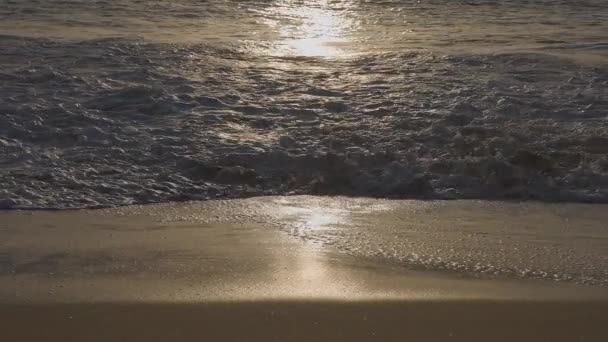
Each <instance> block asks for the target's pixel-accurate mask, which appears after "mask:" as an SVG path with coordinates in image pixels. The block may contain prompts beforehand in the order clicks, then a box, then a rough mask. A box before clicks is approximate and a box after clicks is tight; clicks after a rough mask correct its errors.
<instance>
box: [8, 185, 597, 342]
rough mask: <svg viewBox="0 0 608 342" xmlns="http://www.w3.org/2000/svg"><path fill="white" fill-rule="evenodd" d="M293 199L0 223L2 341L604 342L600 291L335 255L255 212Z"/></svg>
mask: <svg viewBox="0 0 608 342" xmlns="http://www.w3.org/2000/svg"><path fill="white" fill-rule="evenodd" d="M294 200H296V201H300V203H301V206H306V205H308V204H310V203H313V202H314V201H313V200H315V199H314V198H309V197H303V198H297V197H296V198H291V199H289V200H286V199H282V198H278V199H277V198H274V199H273V198H270V199H269V198H265V199H251V200H239V201H218V202H202V203H189V204H167V205H159V206H146V207H130V208H119V209H109V210H98V211H60V212H18V211H12V212H2V213H0V329H1V331H2V341H4V340H6V341H41V340H45V341H190V340H197V341H200V340H205V341H225V340H230V341H304V340H306V341H310V340H312V341H315V340H332V341H344V340H352V341H358V340H362V341H363V340H378V341H388V340H394V341H405V340H409V341H446V340H452V341H606V340H608V290H607V289H606V287H599V286H595V287H593V286H583V285H578V284H574V283H569V282H550V281H539V280H525V279H510V278H500V279H489V278H476V277H471V276H468V275H462V274H457V273H440V272H433V271H427V272H422V271H414V270H412V269H410V268H407V267H403V265H398V264H395V263H387V262H382V261H381V260H378V259H370V258H363V257H361V256H356V255H349V254H347V253H341V252H340V250H338V249H334V248H332V247H328V246H326V245H321V244H319V243H316V242H315V241H313V243H310V241H307V240H306V239H302V236H301V234H300V235H298V234H295V235H294V234H286V232H288V230H285V229H277V228H280V227H281V226H282V227H289V226H290V225H296V224H300V223H301V222H300V223H298V222H299V221H298V220H299V218H298V217H297V216H295V217H294V216H281V215H274V216H273V215H268V216H264V215H262V213H261V212H260V211H261V210H262V209H261V208H266V209H264V210H270V212H277V211H280V210H282V209H281V206H280V203H285V201H288V202H289V201H294ZM334 200H335V201H343V202H348V201H356V200H348V199H334ZM324 201H332V199H325V200H324ZM260 203H263V205H262V206H258V204H260ZM307 203H308V204H307ZM314 203H316V204H318V202H314ZM349 203H350V202H349ZM394 203H397V206H398V208H397V209H395V210H396V211H397V212H399V211H403V210H405V208H406V207H407V206H405V205H402V206H401V207H399V206H400V205H401V204H398V203H399V202H393V204H394ZM450 203H452V202H449V203H447V204H442V205H447V206H458V205H460V206H462V205H463V204H462V203H460V204H459V203H457V202H453V203H454V204H450ZM410 204H411V203H410ZM464 205H466V204H464ZM468 205H475V203H474V202H471V203H469V204H468ZM366 207H368V208H369V206H366ZM538 208H539V209H538V212H537V216H536V218H537V219H538V217H540V216H542V215H546V213H545V212H544V211H543V210H542V208H543V206H542V205H539V206H538ZM545 209H547V208H545ZM530 210H532V209H530ZM534 210H536V209H534ZM547 210H548V211H551V210H553V209H550V208H549V209H547ZM594 210H597V211H601V210H602V207H597V208H596V209H594ZM353 211H356V209H354V208H353ZM372 214H373V210H372V211H371V212H370V214H369V217H368V218H369V220H377V221H376V225H377V226H378V227H379V229H381V226H382V222H383V221H382V220H380V219H379V216H378V215H376V216H374V215H372ZM358 215H365V214H363V213H362V212H359V214H358ZM598 215H599V214H598ZM281 217H282V218H281ZM586 217H587V222H586V224H587V225H589V222H588V217H589V216H586ZM316 219H317V220H319V218H318V217H317V218H316ZM569 220H570V221H571V222H572V221H573V220H574V224H575V225H576V220H577V218H576V217H569ZM581 220H582V218H581ZM357 222H358V221H357V220H353V223H352V224H353V225H356V224H358V223H357ZM486 222H487V218H486ZM300 226H301V225H300ZM326 228H327V227H326ZM368 228H369V227H368ZM600 228H601V227H600ZM348 229H356V227H354V226H352V225H351V226H349V228H348ZM601 232H602V231H601V229H600V231H599V233H598V234H600V233H601ZM600 235H601V234H600ZM597 236H599V235H597ZM597 236H596V237H597ZM579 239H582V237H580V236H579ZM549 241H551V240H549ZM602 241H603V240H601V239H600V240H599V242H596V245H597V244H602V243H603V242H602ZM594 248H598V247H597V246H596V247H594ZM598 250H601V249H598ZM601 266H602V265H599V267H601Z"/></svg>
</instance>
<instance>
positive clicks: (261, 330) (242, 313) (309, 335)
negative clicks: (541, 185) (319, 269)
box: [0, 300, 608, 342]
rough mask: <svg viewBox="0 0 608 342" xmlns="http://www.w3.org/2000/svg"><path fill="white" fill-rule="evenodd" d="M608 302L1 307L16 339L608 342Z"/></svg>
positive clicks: (6, 333) (6, 329) (8, 332)
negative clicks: (607, 313)
mask: <svg viewBox="0 0 608 342" xmlns="http://www.w3.org/2000/svg"><path fill="white" fill-rule="evenodd" d="M607 310H608V305H607V304H606V302H601V303H597V302H587V303H582V302H581V303H573V302H567V303H559V302H557V303H531V302H489V301H487V302H470V301H450V302H417V301H414V302H409V301H406V302H401V301H392V302H390V301H389V302H382V301H373V302H338V301H326V302H323V301H314V300H313V301H301V302H294V301H276V302H256V301H251V302H219V303H218V302H215V303H197V304H97V305H78V304H75V305H67V304H65V305H51V306H41V305H20V306H2V310H0V319H1V320H2V323H1V324H2V327H3V329H2V330H3V333H2V334H3V337H4V338H6V340H7V341H202V340H204V341H535V342H536V341H598V342H600V341H606V339H607V338H608V331H607V329H606V323H608V318H606V312H607Z"/></svg>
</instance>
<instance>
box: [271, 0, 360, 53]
mask: <svg viewBox="0 0 608 342" xmlns="http://www.w3.org/2000/svg"><path fill="white" fill-rule="evenodd" d="M333 3H335V2H332V4H333ZM340 6H341V7H340V9H336V8H332V7H331V4H330V2H329V1H307V2H302V1H282V2H281V3H280V4H279V5H278V6H276V7H273V8H271V9H269V10H268V17H269V18H272V19H268V20H267V22H266V23H267V24H268V25H269V26H270V27H271V28H273V29H274V30H276V31H277V33H278V34H279V40H278V42H277V43H276V44H275V45H274V46H273V49H272V51H271V53H272V54H273V55H279V56H307V57H335V56H339V55H341V54H343V53H345V51H344V50H343V49H341V47H340V46H341V45H343V44H345V43H347V42H348V37H347V36H348V33H349V31H350V30H351V29H352V28H353V27H354V24H355V23H354V22H353V20H352V19H350V18H348V17H346V16H345V15H343V13H345V8H347V7H348V6H349V5H348V2H344V3H340Z"/></svg>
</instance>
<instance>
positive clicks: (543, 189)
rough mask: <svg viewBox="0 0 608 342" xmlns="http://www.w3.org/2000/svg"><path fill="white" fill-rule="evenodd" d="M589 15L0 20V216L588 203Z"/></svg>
mask: <svg viewBox="0 0 608 342" xmlns="http://www.w3.org/2000/svg"><path fill="white" fill-rule="evenodd" d="M607 32H608V4H607V3H606V2H605V1H603V0H586V1H564V0H546V1H515V0H505V1H478V0H471V1H448V0H430V1H380V0H377V1H240V2H239V1H219V0H215V1H193V0H177V1H132V0H130V1H129V0H107V1H89V0H81V1H59V0H45V1H32V0H10V1H4V2H3V3H2V5H1V6H0V184H1V185H2V186H1V187H0V208H16V207H22V208H80V207H98V206H114V205H125V204H131V203H149V202H164V201H171V200H186V199H208V198H217V197H234V196H249V195H262V194H276V193H323V194H327V193H329V194H348V195H365V196H388V197H400V198H411V197H416V198H421V197H422V198H524V199H539V200H545V201H584V202H608V158H607V157H606V155H607V154H608V121H607V116H606V113H607V112H608V63H607V62H608V39H607V38H606V37H608V34H607Z"/></svg>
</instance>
